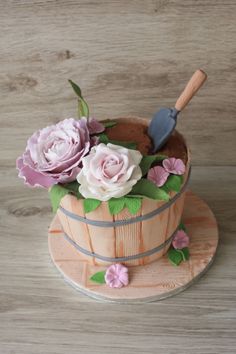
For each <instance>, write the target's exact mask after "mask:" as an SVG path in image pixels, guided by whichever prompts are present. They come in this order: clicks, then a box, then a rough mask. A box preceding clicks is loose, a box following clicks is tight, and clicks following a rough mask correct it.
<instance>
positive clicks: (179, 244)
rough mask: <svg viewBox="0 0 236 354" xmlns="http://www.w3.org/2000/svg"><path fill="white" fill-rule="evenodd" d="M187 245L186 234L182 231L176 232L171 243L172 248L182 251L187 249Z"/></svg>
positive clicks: (187, 238)
mask: <svg viewBox="0 0 236 354" xmlns="http://www.w3.org/2000/svg"><path fill="white" fill-rule="evenodd" d="M188 245H189V237H188V235H187V234H186V232H184V230H178V231H177V232H176V234H175V237H174V239H173V241H172V246H173V247H174V248H175V249H179V250H182V249H183V248H185V247H188Z"/></svg>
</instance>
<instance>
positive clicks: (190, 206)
mask: <svg viewBox="0 0 236 354" xmlns="http://www.w3.org/2000/svg"><path fill="white" fill-rule="evenodd" d="M182 220H183V222H184V224H185V226H186V229H187V233H188V235H189V237H190V245H189V250H190V259H189V260H188V261H186V262H182V263H181V264H180V265H179V266H173V265H172V264H171V263H170V261H169V260H168V258H167V255H164V256H163V257H162V258H161V259H159V260H157V261H155V262H153V263H150V264H147V265H144V266H133V267H129V279H130V282H129V285H128V286H126V287H123V288H121V289H114V288H110V287H109V286H107V285H106V284H97V283H94V282H93V281H92V280H90V277H91V276H92V275H93V274H94V273H96V272H99V271H103V270H105V269H106V266H97V265H92V264H88V263H87V262H86V261H85V260H84V259H83V258H82V256H80V254H79V253H78V251H77V250H76V249H75V248H74V247H73V246H72V245H71V244H70V243H69V242H68V241H67V240H66V239H65V238H64V234H63V231H62V229H61V225H60V223H59V220H58V218H57V216H55V217H54V219H53V221H52V223H51V225H50V228H49V234H48V242H49V252H50V255H51V258H52V261H53V263H54V264H55V266H56V267H57V269H58V270H59V271H60V273H61V274H62V275H63V277H64V279H65V281H66V282H68V283H69V284H70V285H72V286H73V287H74V288H75V289H77V290H79V291H80V292H82V293H84V294H86V295H88V296H90V297H92V298H95V299H96V300H101V301H106V302H118V303H143V302H152V301H157V300H162V299H165V298H167V297H170V296H173V295H176V294H178V293H179V292H181V291H183V290H185V289H186V288H188V287H189V286H190V285H192V284H193V283H195V282H196V281H197V280H198V279H199V278H200V277H201V276H202V275H203V274H204V273H205V272H206V271H207V270H208V269H209V267H210V265H211V264H212V262H213V260H214V256H215V253H216V249H217V245H218V229H217V222H216V219H215V217H214V214H213V213H212V211H211V209H210V208H209V206H208V205H207V204H206V203H205V202H204V201H203V200H202V199H201V198H199V197H198V196H196V195H195V194H193V193H192V192H190V191H188V192H187V193H186V199H185V207H184V212H183V218H182Z"/></svg>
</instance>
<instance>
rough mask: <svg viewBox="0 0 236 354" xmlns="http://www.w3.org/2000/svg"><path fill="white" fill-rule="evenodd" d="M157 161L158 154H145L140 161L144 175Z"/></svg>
mask: <svg viewBox="0 0 236 354" xmlns="http://www.w3.org/2000/svg"><path fill="white" fill-rule="evenodd" d="M155 161H156V156H154V155H148V156H143V158H142V160H141V162H140V165H139V166H140V168H141V170H142V175H143V176H145V175H146V174H147V173H148V171H149V169H150V167H151V165H152V164H153V162H155Z"/></svg>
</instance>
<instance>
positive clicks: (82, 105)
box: [78, 97, 89, 118]
mask: <svg viewBox="0 0 236 354" xmlns="http://www.w3.org/2000/svg"><path fill="white" fill-rule="evenodd" d="M78 113H79V117H80V118H81V117H86V118H88V117H89V107H88V104H87V102H86V101H85V100H84V99H83V98H82V97H81V98H79V99H78Z"/></svg>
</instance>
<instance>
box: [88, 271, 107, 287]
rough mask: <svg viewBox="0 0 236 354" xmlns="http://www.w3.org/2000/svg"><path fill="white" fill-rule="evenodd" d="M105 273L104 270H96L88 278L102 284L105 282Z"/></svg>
mask: <svg viewBox="0 0 236 354" xmlns="http://www.w3.org/2000/svg"><path fill="white" fill-rule="evenodd" d="M105 274H106V271H105V270H104V271H101V272H97V273H95V274H93V275H92V276H91V277H90V280H92V281H94V282H96V283H99V284H104V283H106V282H105Z"/></svg>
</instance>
